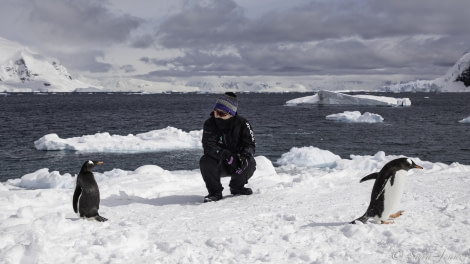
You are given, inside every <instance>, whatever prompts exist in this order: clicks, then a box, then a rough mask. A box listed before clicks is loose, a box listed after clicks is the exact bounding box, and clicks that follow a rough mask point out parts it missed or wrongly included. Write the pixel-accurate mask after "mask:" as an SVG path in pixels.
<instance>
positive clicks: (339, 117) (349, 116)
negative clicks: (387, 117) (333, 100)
mask: <svg viewBox="0 0 470 264" xmlns="http://www.w3.org/2000/svg"><path fill="white" fill-rule="evenodd" d="M326 119H327V120H333V121H338V122H345V123H382V122H383V121H384V119H383V117H382V116H380V115H378V114H372V113H369V112H365V113H364V114H361V112H359V111H344V113H340V114H332V115H328V116H326Z"/></svg>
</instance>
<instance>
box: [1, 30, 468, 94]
mask: <svg viewBox="0 0 470 264" xmlns="http://www.w3.org/2000/svg"><path fill="white" fill-rule="evenodd" d="M88 82H90V83H94V84H90V83H88ZM98 83H99V85H97V84H98ZM381 83H382V80H380V79H377V78H375V77H373V76H369V77H368V76H365V77H364V78H363V79H362V80H360V81H358V80H350V79H348V77H347V76H321V77H316V76H294V77H289V76H251V77H250V76H232V77H230V76H224V77H220V76H204V77H202V76H195V77H186V78H184V79H178V78H171V77H169V78H163V79H162V80H160V81H155V80H146V79H142V78H140V77H132V76H121V75H117V76H107V77H104V76H103V77H102V78H100V80H92V79H89V80H88V79H87V81H81V80H78V79H75V78H74V77H72V76H71V75H70V74H69V73H68V72H67V69H66V68H65V67H64V66H63V65H61V64H60V63H59V62H58V61H57V60H54V59H51V58H48V57H45V56H42V55H40V54H37V53H36V52H34V51H31V50H30V49H28V48H27V47H24V46H22V45H20V44H18V43H15V42H12V41H9V40H7V39H4V38H1V37H0V92H98V91H112V92H149V93H165V92H183V93H184V92H201V93H211V92H213V93H220V92H224V91H226V90H233V91H235V92H259V93H263V92H268V93H269V92H315V91H319V90H328V91H364V90H368V91H369V90H370V91H382V92H470V52H467V53H465V54H464V55H463V56H462V57H461V58H460V59H459V60H458V61H457V63H456V64H455V65H454V66H452V67H451V68H450V69H449V70H448V72H447V73H446V74H445V75H444V76H442V77H440V78H437V79H435V80H418V81H411V82H402V83H396V84H389V85H385V86H382V85H381ZM103 87H105V88H103Z"/></svg>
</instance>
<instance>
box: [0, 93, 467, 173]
mask: <svg viewBox="0 0 470 264" xmlns="http://www.w3.org/2000/svg"><path fill="white" fill-rule="evenodd" d="M312 94H313V93H285V94H257V93H246V94H239V95H238V98H239V108H238V109H239V111H238V112H239V114H240V115H242V116H244V117H245V118H247V119H248V120H249V121H250V122H251V124H252V127H253V129H254V132H255V137H256V142H257V149H256V151H257V153H256V155H262V156H266V157H267V158H269V159H270V160H271V161H272V162H273V163H274V165H276V161H277V159H279V158H280V157H281V155H282V154H283V153H286V152H288V151H289V150H290V149H291V148H292V147H303V146H313V147H317V148H320V149H324V150H329V151H331V152H333V153H335V154H337V155H340V156H341V157H342V158H350V155H351V154H353V155H374V154H375V153H377V152H378V151H385V154H386V155H405V156H409V157H419V158H420V159H421V160H425V161H432V162H443V163H446V164H450V163H452V162H459V163H461V164H466V165H470V140H468V138H469V135H470V124H462V123H459V122H458V121H459V120H462V119H464V118H466V117H468V116H470V104H469V102H470V93H400V94H387V93H380V94H374V93H369V94H372V95H381V96H389V97H400V98H402V97H408V98H410V99H411V102H412V106H411V107H371V106H315V105H302V106H286V105H285V102H286V101H288V100H291V99H294V98H299V97H304V96H309V95H312ZM217 97H218V95H215V94H150V95H149V94H148V95H142V94H121V93H112V94H106V93H96V94H77V93H68V94H8V95H0V181H6V180H7V179H12V178H20V177H22V176H23V175H25V174H28V173H31V172H35V171H36V170H39V169H42V168H48V169H49V170H50V171H59V172H60V173H61V174H65V173H70V174H71V175H76V174H77V173H78V172H79V170H80V167H81V165H82V163H83V162H84V161H85V160H88V159H95V160H102V161H104V164H103V165H102V166H100V167H99V168H97V171H100V172H103V171H109V170H112V169H114V168H118V169H122V170H135V169H136V168H138V167H140V166H142V165H148V164H153V165H158V166H160V167H162V168H164V169H166V170H193V169H198V167H199V158H200V156H201V154H202V150H175V151H166V152H152V153H137V154H135V153H134V154H125V153H123V154H116V153H81V152H76V151H41V150H36V149H35V147H34V141H36V140H37V139H39V138H41V137H42V136H44V135H47V134H50V133H56V134H58V135H59V137H61V138H70V137H81V136H83V135H94V134H96V133H99V132H108V133H110V134H115V135H128V134H138V133H143V132H149V131H152V130H157V129H162V128H166V127H168V126H171V127H175V128H179V129H182V130H183V131H186V132H189V131H192V130H201V129H202V125H203V123H204V121H205V120H206V119H207V118H208V116H209V113H210V112H211V110H212V108H213V106H214V104H215V101H216V99H217ZM344 111H361V112H362V113H364V112H370V113H374V114H379V115H381V116H382V117H383V118H384V122H383V123H375V124H357V123H339V122H334V121H328V120H326V119H325V117H326V116H327V115H329V114H336V113H342V112H344Z"/></svg>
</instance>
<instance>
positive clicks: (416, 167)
mask: <svg viewBox="0 0 470 264" xmlns="http://www.w3.org/2000/svg"><path fill="white" fill-rule="evenodd" d="M413 168H415V169H420V170H422V169H423V167H421V166H419V165H416V164H415V165H414V166H413Z"/></svg>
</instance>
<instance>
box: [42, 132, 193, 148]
mask: <svg viewBox="0 0 470 264" xmlns="http://www.w3.org/2000/svg"><path fill="white" fill-rule="evenodd" d="M201 138H202V130H194V131H190V132H184V131H183V130H181V129H178V128H174V127H166V128H163V129H159V130H153V131H149V132H145V133H140V134H136V135H133V134H129V135H126V136H122V135H110V134H109V133H107V132H104V133H96V134H94V135H85V136H80V137H72V138H65V139H63V138H60V137H59V136H58V135H57V134H47V135H45V136H43V137H41V138H40V139H38V140H36V141H35V142H34V146H35V147H36V149H38V150H73V151H80V152H114V153H138V152H157V151H166V150H174V149H200V148H202V144H201Z"/></svg>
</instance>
